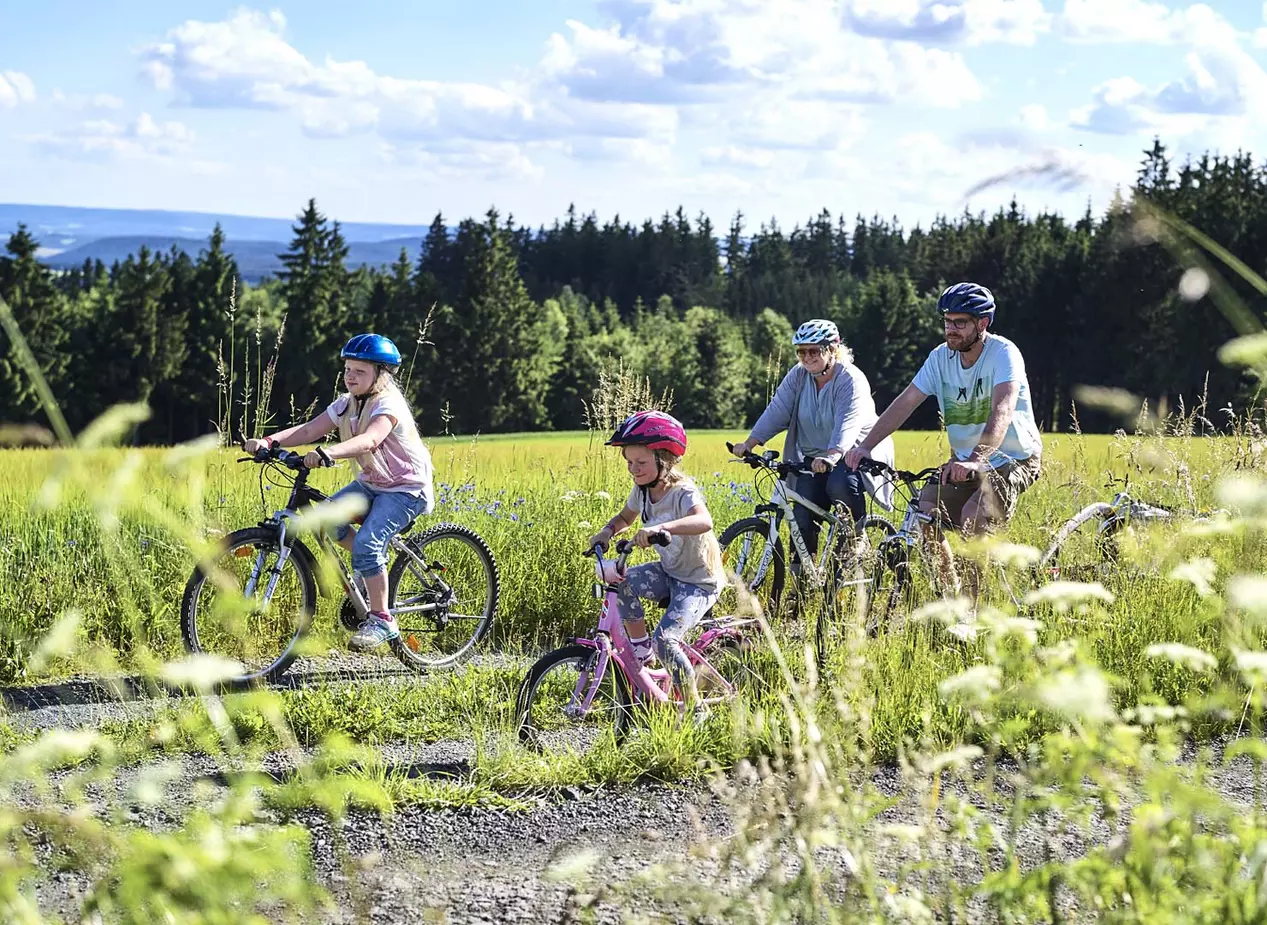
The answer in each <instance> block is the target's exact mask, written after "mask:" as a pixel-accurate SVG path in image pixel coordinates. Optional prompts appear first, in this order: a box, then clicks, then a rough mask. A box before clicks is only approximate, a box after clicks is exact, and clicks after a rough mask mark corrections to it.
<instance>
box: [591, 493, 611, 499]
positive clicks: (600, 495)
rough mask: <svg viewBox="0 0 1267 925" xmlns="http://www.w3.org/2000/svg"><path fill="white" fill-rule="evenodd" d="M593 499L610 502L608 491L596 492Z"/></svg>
mask: <svg viewBox="0 0 1267 925" xmlns="http://www.w3.org/2000/svg"><path fill="white" fill-rule="evenodd" d="M594 497H595V498H597V499H598V500H599V501H610V500H611V499H612V496H611V492H609V491H596V492H594Z"/></svg>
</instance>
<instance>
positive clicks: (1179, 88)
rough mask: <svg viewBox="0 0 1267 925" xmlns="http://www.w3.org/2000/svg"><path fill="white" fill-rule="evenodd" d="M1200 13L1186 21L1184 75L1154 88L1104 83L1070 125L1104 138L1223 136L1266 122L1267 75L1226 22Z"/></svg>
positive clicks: (1072, 115)
mask: <svg viewBox="0 0 1267 925" xmlns="http://www.w3.org/2000/svg"><path fill="white" fill-rule="evenodd" d="M1197 9H1198V8H1197V7H1190V8H1189V9H1188V11H1186V12H1188V13H1190V14H1191V13H1192V12H1193V11H1194V10H1197ZM1202 9H1203V10H1204V11H1205V12H1202V13H1201V14H1200V15H1196V16H1190V17H1189V25H1190V26H1192V30H1191V31H1190V32H1188V33H1187V34H1186V36H1185V37H1184V41H1185V42H1186V43H1187V44H1189V45H1190V50H1189V51H1188V52H1187V53H1186V54H1185V55H1184V59H1183V60H1184V64H1185V66H1186V68H1187V74H1186V75H1185V76H1183V77H1182V78H1180V79H1178V80H1172V81H1170V82H1168V83H1165V84H1163V85H1161V86H1158V87H1153V88H1149V87H1145V86H1144V85H1142V84H1141V83H1140V82H1139V81H1137V80H1135V79H1134V78H1131V77H1119V78H1114V79H1113V80H1109V81H1106V82H1104V83H1102V84H1100V85H1099V86H1098V87H1096V88H1095V89H1094V91H1093V99H1092V102H1091V103H1090V104H1088V105H1086V106H1083V107H1080V108H1078V109H1075V110H1074V111H1073V112H1072V113H1070V122H1071V124H1073V125H1075V126H1078V127H1080V128H1084V129H1087V130H1089V131H1094V132H1104V133H1108V134H1132V133H1137V132H1163V133H1166V134H1180V135H1182V134H1191V133H1193V132H1196V131H1202V132H1210V131H1214V132H1218V133H1225V132H1227V131H1228V130H1229V128H1233V129H1234V127H1232V126H1230V125H1229V123H1234V122H1238V121H1242V120H1250V121H1255V122H1258V123H1261V122H1262V121H1263V120H1264V119H1267V71H1264V70H1263V67H1262V65H1260V64H1259V63H1258V61H1257V60H1256V59H1255V58H1254V56H1253V55H1251V54H1250V53H1249V52H1247V51H1246V50H1245V49H1244V48H1243V47H1242V46H1241V41H1240V36H1239V35H1238V34H1237V32H1236V30H1235V29H1234V28H1232V26H1231V25H1230V24H1228V23H1227V22H1226V21H1225V20H1223V19H1222V18H1221V17H1219V16H1218V15H1217V14H1215V13H1213V11H1210V10H1209V9H1208V8H1202ZM1234 130H1235V129H1234ZM1235 131H1239V130H1235Z"/></svg>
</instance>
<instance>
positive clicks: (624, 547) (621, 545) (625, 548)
mask: <svg viewBox="0 0 1267 925" xmlns="http://www.w3.org/2000/svg"><path fill="white" fill-rule="evenodd" d="M633 548H634V544H633V540H620V541H619V542H617V543H616V552H617V553H618V554H619V555H622V556H623V555H624V554H625V553H627V552H629V550H631V549H633Z"/></svg>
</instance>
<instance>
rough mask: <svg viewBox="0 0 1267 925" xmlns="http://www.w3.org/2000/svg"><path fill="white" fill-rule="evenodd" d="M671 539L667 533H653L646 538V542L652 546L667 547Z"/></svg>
mask: <svg viewBox="0 0 1267 925" xmlns="http://www.w3.org/2000/svg"><path fill="white" fill-rule="evenodd" d="M672 539H673V538H672V537H670V536H669V535H668V534H667V533H653V534H651V536H649V537H648V538H647V542H648V543H650V544H651V545H652V546H668V545H669V543H670V542H672Z"/></svg>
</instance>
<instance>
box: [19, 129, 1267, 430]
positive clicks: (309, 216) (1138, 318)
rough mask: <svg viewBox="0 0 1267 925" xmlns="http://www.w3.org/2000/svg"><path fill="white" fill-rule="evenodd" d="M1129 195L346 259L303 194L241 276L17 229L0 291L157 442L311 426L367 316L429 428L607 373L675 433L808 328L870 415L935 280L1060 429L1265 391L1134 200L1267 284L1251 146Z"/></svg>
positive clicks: (1160, 169) (742, 406)
mask: <svg viewBox="0 0 1267 925" xmlns="http://www.w3.org/2000/svg"><path fill="white" fill-rule="evenodd" d="M1131 192H1132V193H1133V194H1134V195H1133V196H1132V197H1127V198H1123V197H1120V196H1119V197H1118V198H1116V199H1115V201H1114V202H1113V204H1112V205H1111V206H1110V207H1109V208H1108V210H1107V211H1106V212H1105V214H1104V215H1101V216H1098V217H1097V216H1094V215H1092V214H1091V212H1090V210H1089V209H1088V211H1087V212H1086V213H1085V214H1084V215H1082V216H1081V217H1079V218H1077V219H1076V220H1074V221H1072V222H1070V221H1067V220H1066V219H1065V218H1064V217H1062V216H1060V215H1058V214H1054V213H1048V212H1043V213H1040V214H1038V215H1033V216H1031V215H1028V214H1026V213H1025V212H1024V211H1023V210H1022V209H1021V208H1020V207H1019V206H1018V205H1017V204H1016V202H1015V201H1013V202H1012V204H1011V205H1010V207H1008V208H1005V209H1000V210H999V211H997V212H996V213H994V214H992V215H985V214H969V213H967V212H965V213H964V214H963V215H960V216H957V217H953V218H952V217H948V216H942V217H939V218H937V219H936V220H935V221H934V222H933V223H932V224H931V225H930V226H929V227H927V228H922V227H918V226H917V227H915V228H913V229H911V230H909V231H907V230H904V229H903V228H902V227H901V225H900V224H899V223H898V222H897V221H896V220H884V219H881V218H879V217H873V218H871V219H863V218H861V217H859V218H858V219H856V220H855V221H854V222H852V223H848V222H846V220H845V219H844V218H843V217H839V216H836V217H833V216H832V215H831V214H830V213H829V212H828V211H827V210H823V211H822V212H821V213H819V214H818V215H817V216H815V217H813V218H811V219H810V220H808V221H807V222H805V223H804V224H803V225H798V226H796V227H794V228H793V229H791V230H790V231H786V230H784V229H783V228H780V227H779V225H778V224H777V222H774V221H771V222H767V223H764V224H761V225H759V226H758V227H757V228H756V229H755V230H750V229H749V228H748V226H747V221H746V218H745V216H743V215H742V214H739V215H736V216H735V217H734V218H733V220H732V221H731V223H730V226H729V228H728V229H727V230H726V232H725V233H724V234H718V232H717V229H716V228H715V227H714V226H713V224H712V222H711V221H710V220H709V218H708V217H707V216H706V215H699V216H696V217H694V218H692V217H689V216H687V215H686V214H685V213H684V212H683V211H682V210H681V209H678V211H677V212H676V213H674V214H666V215H664V216H663V217H662V218H660V219H659V221H651V220H647V221H644V222H643V223H642V224H641V225H635V224H632V223H630V222H628V221H625V220H622V219H621V218H620V217H619V216H617V217H614V218H612V219H611V220H609V221H606V222H602V223H600V221H599V219H598V218H597V217H596V216H595V215H593V214H589V215H579V214H578V213H577V212H576V210H575V209H574V208H570V209H569V210H568V212H567V214H566V215H565V216H564V218H563V219H561V220H558V221H555V222H554V223H553V225H551V226H550V227H539V228H536V229H532V228H528V227H525V226H522V225H517V224H516V223H515V222H514V220H513V218H510V217H507V218H505V219H503V217H502V216H501V215H500V214H499V213H498V212H497V211H496V210H490V211H489V212H488V213H487V214H486V215H485V216H483V217H482V218H479V219H476V218H468V219H465V220H463V221H462V222H461V223H460V224H459V225H458V226H457V227H456V230H455V231H450V228H449V226H447V225H446V223H445V220H444V217H443V216H441V215H437V216H436V218H435V221H434V222H433V223H432V225H431V228H430V231H429V232H428V234H427V235H426V237H425V238H424V239H423V240H422V241H421V242H420V244H419V247H418V250H417V253H416V254H410V253H409V252H408V251H407V250H403V249H402V251H401V253H400V257H399V259H398V260H397V261H396V262H395V263H394V264H393V265H392V266H390V267H383V268H365V267H362V268H358V269H355V270H351V269H349V268H348V267H347V266H346V258H347V245H346V242H345V240H344V238H343V235H342V233H341V231H340V227H339V223H338V222H331V221H329V220H328V219H327V218H326V217H325V216H324V215H322V213H321V212H320V211H319V210H318V208H317V205H316V203H315V202H313V201H310V202H309V203H308V205H307V208H306V209H305V210H304V211H303V212H302V214H300V215H299V217H298V219H297V221H296V223H295V224H294V226H293V231H294V237H293V240H292V241H291V243H290V246H289V248H288V249H287V251H286V253H285V254H283V255H281V260H282V263H283V269H282V270H281V271H280V272H279V274H278V275H277V277H276V278H273V279H267V280H265V281H263V282H262V283H261V284H260V285H258V286H251V287H247V286H243V285H242V284H241V283H240V282H239V281H238V276H237V268H236V266H235V264H234V261H233V258H232V256H231V254H229V253H228V252H227V251H226V250H225V240H224V235H223V233H222V232H221V230H220V229H219V227H217V228H216V230H215V231H214V232H213V233H212V235H211V236H210V238H209V240H208V241H207V244H206V247H205V248H203V249H202V250H201V251H200V252H199V253H198V254H196V255H190V254H187V253H185V252H183V251H180V250H177V249H175V248H173V249H172V250H171V251H169V252H166V253H154V252H152V251H150V250H148V249H147V248H141V249H140V250H139V251H138V252H137V253H136V254H134V255H131V256H129V257H128V258H127V259H126V260H124V261H121V262H117V263H115V264H114V265H112V266H109V267H107V266H105V265H103V264H102V263H101V262H100V261H96V262H93V261H89V262H85V264H84V265H83V266H82V267H79V268H77V269H74V270H71V271H68V272H60V273H55V272H53V271H50V270H49V269H48V268H46V267H44V266H43V265H42V264H41V263H40V262H39V260H38V258H37V251H38V248H39V242H38V241H37V240H36V239H35V238H34V237H33V236H32V235H31V234H30V232H29V231H28V230H27V229H26V228H24V227H19V228H18V230H17V231H16V232H15V233H14V234H12V235H11V236H10V237H9V239H8V242H7V244H6V247H5V255H4V256H0V296H2V297H3V298H4V299H5V301H6V302H7V303H8V304H9V306H10V307H11V308H12V311H13V313H14V316H15V318H16V320H17V322H18V325H19V326H20V328H21V330H22V332H23V333H24V335H25V337H26V339H27V340H28V342H29V344H30V346H31V348H32V350H33V352H34V355H35V357H36V359H37V360H38V362H39V364H40V366H41V368H42V369H43V371H44V374H45V376H46V378H47V380H48V382H49V383H50V385H51V387H52V390H53V392H54V394H55V395H56V396H57V398H58V399H59V402H60V404H61V406H62V410H63V413H64V415H65V417H66V419H67V421H68V423H69V424H70V426H71V428H72V429H74V430H78V429H79V428H81V427H82V426H84V425H85V424H86V423H87V422H88V421H90V420H92V419H93V418H94V417H95V416H96V415H98V414H100V413H101V412H102V411H104V410H105V409H107V408H109V407H110V406H112V405H113V404H116V403H118V402H124V401H138V400H139V401H144V402H147V403H148V404H149V406H150V407H151V409H152V416H151V418H150V419H149V420H148V421H146V422H145V423H143V424H142V425H141V426H140V427H139V428H138V430H137V433H136V435H135V439H136V440H137V441H138V442H145V443H171V442H176V441H180V440H185V439H189V438H192V437H195V436H198V435H201V434H204V433H208V432H210V431H212V430H214V429H215V428H216V427H217V426H219V427H221V428H222V429H223V428H225V427H228V428H229V430H230V431H231V433H232V436H233V438H234V439H237V438H239V437H240V436H241V435H242V434H243V433H246V434H248V435H249V434H251V433H254V432H257V431H258V430H259V429H260V428H262V427H265V426H267V427H269V428H275V427H278V426H281V425H282V424H285V423H288V422H290V421H292V420H295V419H297V418H300V417H303V416H304V415H305V414H308V413H310V412H311V410H312V409H313V408H316V407H321V406H322V405H324V403H325V402H326V401H328V400H329V399H330V398H331V397H332V396H333V395H334V394H335V391H336V389H337V388H338V374H339V370H340V369H341V362H340V360H339V358H338V351H339V348H340V346H341V345H342V344H343V342H344V341H345V340H346V339H347V338H348V337H349V336H350V335H351V334H353V333H358V332H361V331H366V330H373V331H377V332H380V333H383V334H386V335H388V336H389V337H391V338H392V339H393V340H395V341H396V343H397V344H398V345H399V346H400V348H401V350H402V353H403V354H404V356H405V366H404V368H403V369H402V373H401V378H402V380H403V385H404V387H405V389H406V393H407V396H408V397H409V399H410V400H411V402H412V403H413V406H414V408H415V411H416V412H417V415H418V421H419V424H420V426H421V427H422V428H423V430H424V432H425V433H430V434H438V433H446V432H447V433H464V434H470V433H477V432H494V431H502V432H504V431H532V430H543V429H571V428H578V427H581V426H584V422H585V413H586V402H587V401H589V400H590V399H591V396H592V390H593V388H594V386H595V383H596V382H597V381H598V379H599V377H600V373H602V371H604V370H610V369H611V368H612V367H613V366H615V365H617V364H619V366H620V367H621V368H622V369H623V370H624V371H625V372H626V373H631V374H634V375H637V376H640V377H645V378H646V379H647V380H649V382H650V386H651V389H652V391H654V392H656V393H660V392H663V391H665V390H669V391H671V392H672V396H673V408H674V411H675V413H676V414H678V415H679V416H680V417H681V418H682V420H683V421H684V422H685V423H686V424H687V425H688V426H691V427H738V426H743V425H746V424H750V423H751V422H752V420H753V419H754V418H755V416H756V414H758V413H759V411H760V409H761V408H762V407H764V403H765V401H766V399H767V397H768V395H769V390H770V387H771V385H772V383H773V382H777V380H778V378H779V377H780V376H781V375H782V373H783V371H784V370H785V368H786V366H787V365H788V364H789V363H790V362H791V361H792V352H791V335H792V330H793V328H794V327H795V325H797V324H799V323H800V322H801V321H803V320H805V319H807V318H811V317H826V318H831V319H833V320H834V321H836V322H837V324H839V326H840V328H841V331H842V333H843V335H844V337H845V339H846V341H847V342H848V343H849V344H850V346H851V347H852V349H853V351H854V354H855V357H856V362H857V363H858V365H859V366H860V367H861V368H862V370H863V371H864V372H865V373H866V374H867V376H868V377H869V379H870V381H871V385H872V387H873V389H874V392H875V396H876V401H877V403H878V404H880V405H883V404H884V403H886V402H887V401H888V400H889V399H891V398H892V397H893V396H894V395H896V394H897V393H898V392H899V391H900V390H901V389H902V388H903V387H904V386H905V385H906V383H907V382H909V381H910V378H911V376H912V375H913V374H914V373H915V371H916V369H917V368H918V367H919V364H920V363H921V362H922V361H923V358H924V356H925V355H926V354H927V352H928V350H929V349H931V348H932V347H933V346H934V345H935V344H936V343H937V342H938V341H939V339H940V336H941V330H940V325H939V323H938V318H937V315H936V311H935V302H936V297H937V293H938V292H939V291H940V290H941V288H942V287H943V286H945V285H946V284H948V283H951V282H956V281H959V280H964V279H968V280H974V281H977V282H980V283H983V284H985V285H987V286H989V287H990V288H991V289H992V290H993V291H994V293H995V296H996V297H997V299H998V302H999V312H998V316H997V320H996V324H995V328H994V329H995V330H997V332H998V333H1001V334H1003V335H1005V336H1007V337H1009V338H1011V339H1012V340H1014V341H1016V342H1017V344H1018V345H1019V346H1020V347H1021V349H1022V351H1023V352H1024V354H1025V357H1026V363H1027V366H1028V370H1029V378H1030V385H1031V389H1032V392H1033V400H1034V407H1035V413H1036V416H1037V418H1038V420H1039V423H1040V426H1042V427H1044V428H1045V429H1048V430H1061V429H1067V428H1068V427H1069V426H1070V424H1071V414H1072V413H1073V412H1074V408H1073V401H1072V399H1073V395H1074V389H1075V388H1076V386H1078V385H1079V384H1082V383H1088V384H1096V385H1103V386H1115V387H1120V388H1123V389H1127V390H1129V391H1131V392H1133V393H1135V394H1137V395H1141V396H1144V397H1146V398H1148V399H1149V400H1150V401H1151V402H1154V403H1157V402H1162V403H1166V404H1168V405H1169V407H1171V408H1174V407H1176V406H1177V405H1178V404H1179V403H1180V402H1181V401H1183V402H1186V403H1187V406H1188V407H1191V406H1192V404H1193V403H1194V402H1195V401H1196V400H1197V399H1198V398H1200V397H1201V396H1206V397H1207V399H1208V402H1209V407H1211V408H1213V409H1215V412H1217V410H1218V409H1221V408H1224V407H1227V406H1230V407H1234V408H1236V409H1238V410H1244V409H1245V408H1246V407H1247V406H1248V405H1250V404H1251V403H1252V402H1254V401H1255V393H1254V383H1252V382H1251V381H1250V380H1249V379H1248V378H1246V377H1245V376H1244V375H1242V374H1240V373H1238V372H1237V371H1235V370H1231V369H1228V368H1225V367H1223V366H1222V365H1221V364H1220V363H1219V361H1218V360H1217V358H1216V353H1217V350H1218V348H1219V346H1221V345H1222V344H1223V343H1224V342H1225V341H1227V340H1228V339H1229V338H1230V337H1232V336H1234V334H1235V333H1237V332H1236V331H1235V330H1233V328H1232V326H1231V324H1230V323H1229V322H1228V321H1227V320H1226V319H1225V318H1224V316H1223V315H1222V314H1221V313H1220V312H1219V311H1218V310H1217V308H1216V307H1215V305H1214V304H1213V302H1212V301H1211V300H1210V299H1209V298H1208V297H1204V298H1197V299H1195V300H1192V294H1191V293H1189V294H1188V297H1187V298H1185V297H1184V295H1181V293H1180V287H1179V286H1178V282H1179V279H1180V276H1181V274H1182V272H1183V267H1181V266H1180V265H1179V263H1178V262H1177V261H1176V260H1175V259H1174V258H1173V256H1172V255H1171V254H1169V253H1168V252H1167V250H1166V249H1165V248H1163V247H1162V246H1160V245H1159V244H1158V243H1157V241H1156V240H1155V239H1153V238H1150V237H1148V236H1147V235H1141V233H1140V227H1141V226H1140V223H1139V221H1138V218H1139V215H1138V212H1139V209H1140V205H1139V203H1140V201H1141V200H1146V201H1147V202H1149V203H1152V204H1154V205H1156V206H1159V207H1161V208H1163V209H1165V210H1167V211H1168V212H1170V213H1171V214H1173V215H1176V216H1178V217H1179V218H1182V219H1184V220H1185V221H1188V222H1189V223H1191V224H1193V225H1195V226H1196V227H1198V228H1200V229H1202V230H1203V231H1204V232H1205V233H1206V234H1208V235H1209V236H1210V237H1211V238H1213V239H1214V240H1216V241H1217V242H1219V243H1220V244H1221V245H1222V246H1224V247H1225V248H1227V249H1228V250H1229V251H1230V252H1231V253H1232V254H1234V255H1235V256H1237V257H1239V258H1240V259H1241V260H1243V261H1244V262H1245V263H1246V264H1248V265H1249V266H1250V267H1251V268H1252V269H1254V270H1255V271H1257V272H1259V273H1264V274H1267V165H1256V164H1255V163H1254V162H1253V159H1252V157H1251V156H1250V155H1249V154H1245V153H1238V154H1236V155H1234V156H1221V155H1205V156H1202V157H1200V158H1198V159H1194V160H1189V161H1187V162H1185V163H1184V164H1182V165H1181V166H1175V165H1174V164H1172V162H1171V159H1170V157H1169V156H1168V155H1167V153H1166V149H1165V147H1164V146H1163V145H1162V144H1161V143H1160V142H1155V143H1154V145H1153V147H1152V148H1151V150H1149V151H1147V152H1146V153H1145V155H1144V157H1143V159H1142V161H1141V165H1140V168H1139V172H1138V175H1137V178H1136V181H1135V184H1134V188H1133V190H1132V191H1131ZM1242 295H1244V296H1245V297H1246V299H1247V300H1248V301H1249V305H1250V308H1251V310H1254V311H1255V312H1256V313H1257V311H1258V306H1257V305H1256V304H1255V303H1254V302H1253V301H1252V298H1251V296H1250V295H1249V294H1242ZM0 379H3V381H4V383H5V385H6V386H7V388H8V394H9V396H10V399H9V411H8V412H7V414H6V415H5V417H6V418H7V419H8V420H10V421H14V422H30V421H34V422H43V421H44V415H43V411H42V409H41V407H40V405H39V401H38V398H37V395H36V393H35V390H34V388H33V385H32V383H31V382H30V380H29V377H28V376H27V375H26V373H25V371H24V370H23V369H22V367H21V364H20V363H19V362H18V358H17V353H16V350H15V349H14V347H13V345H11V344H7V345H6V348H5V350H4V351H3V357H2V358H0ZM929 406H930V407H929V408H925V409H924V414H925V415H926V416H928V415H934V414H935V412H934V411H933V410H931V403H929ZM1210 416H1211V417H1215V418H1217V413H1211V415H1210ZM1077 418H1078V425H1079V426H1081V427H1082V428H1083V429H1084V430H1095V429H1105V428H1110V427H1113V426H1116V424H1117V423H1118V422H1117V421H1115V420H1114V419H1113V418H1111V417H1108V416H1107V415H1097V413H1096V412H1095V411H1094V410H1091V409H1079V411H1078V414H1077ZM935 421H936V419H935V416H932V417H926V418H925V419H924V420H923V421H922V422H921V423H923V424H926V425H927V424H935ZM1215 423H1219V422H1218V421H1217V420H1216V421H1215Z"/></svg>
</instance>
